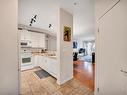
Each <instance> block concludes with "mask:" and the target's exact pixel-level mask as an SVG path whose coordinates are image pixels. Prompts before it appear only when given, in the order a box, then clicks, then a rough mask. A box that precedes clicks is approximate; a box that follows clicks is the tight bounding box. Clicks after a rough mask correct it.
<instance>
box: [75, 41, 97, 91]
mask: <svg viewBox="0 0 127 95" xmlns="http://www.w3.org/2000/svg"><path fill="white" fill-rule="evenodd" d="M78 44H80V43H78V42H77V46H78ZM82 44H83V45H82V46H83V47H82V48H77V50H76V48H74V52H75V53H77V60H74V66H73V67H74V68H73V69H74V78H75V79H77V80H78V81H80V82H81V83H82V84H83V85H84V86H86V87H88V88H89V89H91V90H92V91H94V84H95V83H94V79H95V41H94V40H92V41H82ZM79 46H81V45H79ZM73 47H74V46H73ZM81 49H82V50H84V51H82V52H81V51H80V50H81ZM81 53H83V54H82V56H81Z"/></svg>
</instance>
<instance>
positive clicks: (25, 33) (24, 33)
mask: <svg viewBox="0 0 127 95" xmlns="http://www.w3.org/2000/svg"><path fill="white" fill-rule="evenodd" d="M19 31H20V34H21V40H27V41H31V32H29V31H27V30H19Z"/></svg>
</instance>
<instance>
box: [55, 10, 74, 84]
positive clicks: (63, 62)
mask: <svg viewBox="0 0 127 95" xmlns="http://www.w3.org/2000/svg"><path fill="white" fill-rule="evenodd" d="M59 16H60V17H59V25H60V28H59V31H58V32H57V52H58V63H59V65H60V68H59V70H58V71H59V76H58V77H59V78H58V81H57V83H59V84H63V83H65V82H66V81H68V80H70V79H72V78H73V46H72V42H73V39H72V34H73V16H72V15H71V14H70V13H68V12H66V11H64V10H63V9H60V11H59ZM64 26H68V27H71V42H65V41H64V40H63V33H64Z"/></svg>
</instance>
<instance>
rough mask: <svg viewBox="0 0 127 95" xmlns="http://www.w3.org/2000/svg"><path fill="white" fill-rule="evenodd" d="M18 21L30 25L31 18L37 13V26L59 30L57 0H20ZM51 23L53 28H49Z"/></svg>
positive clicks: (35, 24)
mask: <svg viewBox="0 0 127 95" xmlns="http://www.w3.org/2000/svg"><path fill="white" fill-rule="evenodd" d="M18 7H19V12H18V23H19V24H24V25H29V23H30V19H31V18H32V17H33V16H34V15H37V20H36V23H34V24H33V26H34V27H36V28H41V29H46V30H49V31H53V32H54V31H55V32H56V31H57V28H58V10H59V4H58V2H57V0H19V6H18ZM49 24H52V28H51V29H49Z"/></svg>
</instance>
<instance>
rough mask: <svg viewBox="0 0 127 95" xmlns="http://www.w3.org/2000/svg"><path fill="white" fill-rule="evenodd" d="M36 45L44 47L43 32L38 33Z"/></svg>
mask: <svg viewBox="0 0 127 95" xmlns="http://www.w3.org/2000/svg"><path fill="white" fill-rule="evenodd" d="M38 47H41V48H45V34H41V33H39V35H38Z"/></svg>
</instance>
